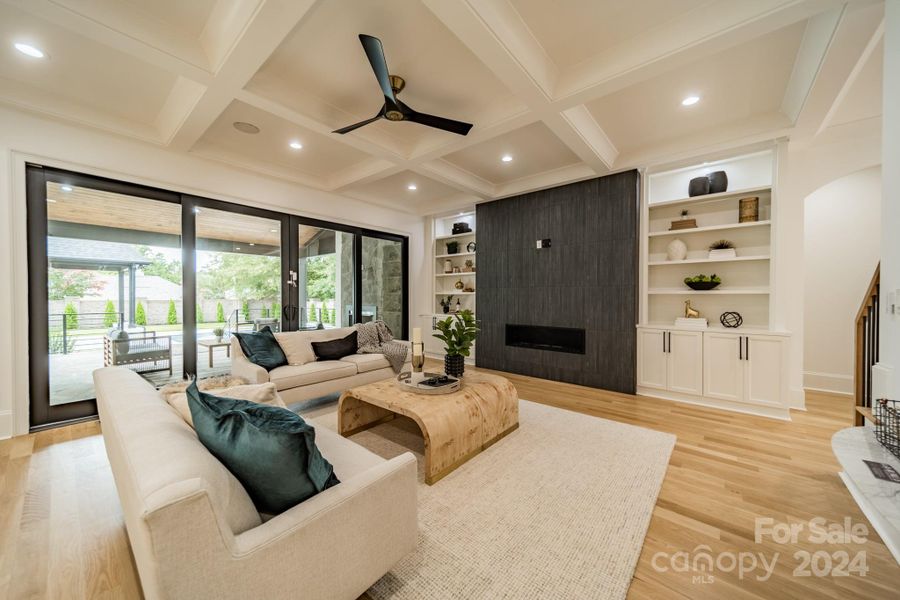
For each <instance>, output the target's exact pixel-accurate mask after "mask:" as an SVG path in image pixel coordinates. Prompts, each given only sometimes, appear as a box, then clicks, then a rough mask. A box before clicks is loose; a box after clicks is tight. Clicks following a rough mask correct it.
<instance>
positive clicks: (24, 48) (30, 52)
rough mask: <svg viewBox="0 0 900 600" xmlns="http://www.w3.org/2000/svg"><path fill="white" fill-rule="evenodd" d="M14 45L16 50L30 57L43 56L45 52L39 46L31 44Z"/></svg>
mask: <svg viewBox="0 0 900 600" xmlns="http://www.w3.org/2000/svg"><path fill="white" fill-rule="evenodd" d="M14 45H15V47H16V50H18V51H19V52H21V53H22V54H24V55H26V56H30V57H31V58H44V56H45V54H44V53H43V52H42V51H41V50H40V49H39V48H35V47H34V46H32V45H31V44H22V43H17V44H14Z"/></svg>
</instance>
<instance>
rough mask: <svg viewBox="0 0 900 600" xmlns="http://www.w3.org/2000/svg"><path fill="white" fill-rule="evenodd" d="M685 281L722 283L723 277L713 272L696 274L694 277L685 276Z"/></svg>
mask: <svg viewBox="0 0 900 600" xmlns="http://www.w3.org/2000/svg"><path fill="white" fill-rule="evenodd" d="M684 282H685V283H722V279H721V278H720V277H719V276H718V275H716V274H715V273H713V274H712V275H694V276H693V277H685V278H684Z"/></svg>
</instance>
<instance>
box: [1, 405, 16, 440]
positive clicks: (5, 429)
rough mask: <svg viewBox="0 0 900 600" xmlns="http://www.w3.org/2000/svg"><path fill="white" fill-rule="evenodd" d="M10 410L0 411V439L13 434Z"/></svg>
mask: <svg viewBox="0 0 900 600" xmlns="http://www.w3.org/2000/svg"><path fill="white" fill-rule="evenodd" d="M12 416H13V415H12V411H11V410H4V411H0V440H5V439H8V438H11V437H12V436H13V418H12Z"/></svg>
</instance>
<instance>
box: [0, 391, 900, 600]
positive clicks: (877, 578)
mask: <svg viewBox="0 0 900 600" xmlns="http://www.w3.org/2000/svg"><path fill="white" fill-rule="evenodd" d="M508 377H509V378H510V379H511V380H512V381H513V382H514V383H515V385H516V387H517V388H518V390H519V396H520V397H521V398H524V399H527V400H532V401H535V402H542V403H545V404H550V405H553V406H559V407H562V408H566V409H569V410H576V411H579V412H583V413H586V414H590V415H595V416H598V417H603V418H607V419H612V420H615V421H621V422H624V423H631V424H633V425H639V426H643V427H648V428H651V429H656V430H659V431H667V432H670V433H673V434H675V435H676V436H678V442H677V444H676V447H675V450H674V452H673V454H672V458H671V461H670V464H669V469H668V472H667V474H666V478H665V481H664V483H663V487H662V490H661V492H660V495H659V499H658V500H657V503H656V508H655V510H654V513H653V519H652V521H651V523H650V529H649V531H648V533H647V538H646V540H645V543H644V549H643V552H642V554H641V558H640V561H639V563H638V566H637V569H636V571H635V575H634V580H633V582H632V585H631V590H630V592H629V598H636V599H643V598H666V599H669V598H673V599H706V598H709V599H713V598H714V599H720V598H729V599H738V600H740V599H762V598H765V599H775V598H817V599H818V598H829V599H835V600H838V599H841V600H844V599H848V598H897V597H898V590H900V566H898V565H897V564H896V563H895V562H894V560H893V558H892V557H891V556H890V554H889V552H888V551H887V549H886V548H885V546H884V545H883V544H882V542H881V540H880V539H879V538H878V536H877V534H876V533H875V532H874V530H872V529H871V527H870V526H869V525H868V521H867V520H866V519H865V517H864V516H863V514H862V513H861V511H860V510H859V508H858V507H857V506H856V504H855V503H854V502H853V500H852V498H851V497H850V494H849V493H848V492H847V490H846V488H845V487H844V485H843V483H842V482H841V481H840V479H839V478H838V476H837V470H838V465H837V462H836V461H835V458H834V456H833V455H832V453H831V446H830V438H831V435H832V434H833V433H834V432H835V431H837V430H838V429H841V428H843V427H847V426H850V425H852V423H853V417H852V406H851V403H850V402H849V401H848V400H846V399H844V398H839V397H834V396H826V395H821V394H811V393H810V394H807V407H808V412H803V411H794V413H793V418H794V419H793V421H792V422H781V421H774V420H770V419H763V418H758V417H751V416H745V415H738V414H734V413H727V412H721V411H716V410H711V409H705V408H700V407H693V406H687V405H682V404H676V403H672V402H665V401H661V400H653V399H649V398H638V397H634V396H628V395H624V394H615V393H610V392H604V391H600V390H595V389H590V388H584V387H580V386H575V385H569V384H564V383H556V382H550V381H546V380H541V379H535V378H531V377H522V376H517V375H508ZM99 430H100V428H99V425H98V424H97V423H96V422H93V423H85V424H80V425H75V426H70V427H66V428H61V429H55V430H51V431H45V432H42V433H38V434H34V435H29V436H23V437H19V438H15V439H12V440H8V441H4V442H0V481H2V483H0V494H2V495H0V598H7V597H8V598H138V597H140V591H139V585H138V582H137V577H136V572H135V569H134V565H133V562H132V559H131V553H130V550H129V547H128V541H127V538H126V534H125V528H124V524H123V521H122V516H121V512H120V509H119V504H118V498H117V496H116V493H115V488H114V485H113V481H112V475H111V473H110V471H109V465H108V463H107V461H106V454H105V451H104V448H103V440H102V438H101V437H100V435H99ZM600 466H601V465H598V467H600ZM573 476H577V474H573ZM437 485H440V483H438V484H437ZM757 517H770V518H772V519H774V520H775V521H776V522H790V523H805V522H808V521H809V520H810V519H812V518H814V517H824V518H825V519H827V520H828V522H837V523H840V522H842V521H843V519H844V518H847V517H849V518H850V519H851V521H852V522H854V523H864V524H866V526H867V527H869V535H868V541H867V542H866V543H864V544H858V545H854V544H834V545H814V544H810V543H807V542H805V541H804V540H805V536H804V535H801V540H800V541H799V542H798V543H796V544H784V545H779V544H775V543H773V542H772V541H771V540H770V539H766V540H764V541H763V543H760V544H757V543H755V542H754V522H755V521H754V520H755V519H756V518H757ZM700 545H706V546H708V547H709V551H710V552H711V553H712V555H713V556H716V555H717V554H718V553H722V552H733V553H738V552H752V553H756V555H757V556H758V553H760V552H762V553H763V554H765V556H766V560H768V561H771V560H772V559H773V557H774V555H775V553H779V554H780V558H779V560H778V562H777V566H776V568H775V571H774V574H773V575H772V576H771V578H770V579H769V580H767V581H757V580H756V579H755V576H754V574H752V573H751V574H748V575H745V576H744V578H743V579H740V578H739V577H738V573H737V572H736V571H735V572H732V573H723V572H716V573H713V575H714V577H715V580H714V582H713V583H699V582H696V583H695V582H692V575H696V573H690V572H687V573H684V572H673V571H671V570H670V571H668V572H660V571H658V570H657V569H655V568H654V567H653V557H654V555H655V554H656V553H657V552H666V553H669V554H670V555H671V554H673V553H675V552H679V551H686V552H692V551H694V549H695V548H697V546H700ZM804 550H807V551H810V552H815V551H822V550H825V551H828V552H829V553H833V552H838V551H841V550H843V551H848V552H850V553H851V555H852V554H855V553H856V552H858V551H864V552H865V553H866V558H867V563H868V568H869V571H868V574H867V575H866V576H865V577H859V576H856V575H852V576H848V577H834V576H830V577H815V576H812V577H795V576H793V574H792V573H793V570H794V568H795V567H797V566H798V565H799V563H798V561H797V560H796V559H795V558H794V553H795V552H797V551H804ZM657 564H662V563H660V562H659V561H658V562H657ZM597 568H603V566H602V565H597ZM755 574H762V570H761V569H760V570H757V571H756V572H755Z"/></svg>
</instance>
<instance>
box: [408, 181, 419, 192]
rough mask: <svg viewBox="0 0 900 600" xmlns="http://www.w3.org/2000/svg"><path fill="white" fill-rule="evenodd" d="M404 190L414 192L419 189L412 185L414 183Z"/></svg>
mask: <svg viewBox="0 0 900 600" xmlns="http://www.w3.org/2000/svg"><path fill="white" fill-rule="evenodd" d="M406 189H408V190H410V191H412V192H414V191H416V190H417V189H419V186H417V185H416V184H414V183H411V184H409V185H408V186H406Z"/></svg>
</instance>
